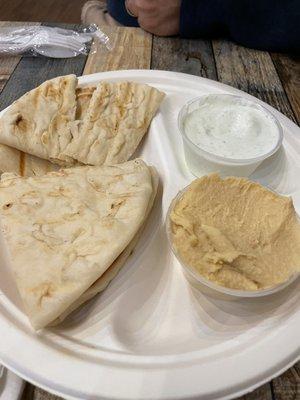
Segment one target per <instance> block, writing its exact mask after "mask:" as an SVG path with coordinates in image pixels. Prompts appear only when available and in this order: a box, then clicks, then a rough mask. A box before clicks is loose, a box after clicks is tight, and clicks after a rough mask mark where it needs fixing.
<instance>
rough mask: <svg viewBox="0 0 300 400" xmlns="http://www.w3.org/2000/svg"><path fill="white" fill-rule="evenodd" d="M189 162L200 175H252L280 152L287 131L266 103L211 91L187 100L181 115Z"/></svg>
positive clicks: (192, 170) (197, 174)
mask: <svg viewBox="0 0 300 400" xmlns="http://www.w3.org/2000/svg"><path fill="white" fill-rule="evenodd" d="M178 127H179V130H180V132H181V135H182V139H183V146H184V153H185V159H186V164H187V166H188V168H189V169H190V171H191V172H192V173H193V175H195V176H197V177H199V176H203V175H207V174H209V173H212V172H218V173H219V174H220V175H221V176H230V175H233V176H243V177H248V176H249V175H251V174H252V172H254V171H255V169H256V168H257V167H258V166H259V164H261V163H262V162H263V161H264V160H266V159H267V158H268V157H270V156H271V155H273V154H274V153H276V152H277V150H278V149H279V148H280V146H281V144H282V140H283V131H282V127H281V125H280V123H279V122H278V120H277V119H276V118H275V116H274V115H273V114H272V113H271V112H270V111H268V110H267V109H266V108H265V107H263V106H262V105H260V104H258V103H256V102H254V101H251V100H248V99H245V98H243V97H240V96H235V95H231V94H209V95H204V96H201V97H197V98H196V99H193V100H191V101H189V102H188V103H186V104H185V105H184V106H183V108H182V109H181V111H180V113H179V116H178Z"/></svg>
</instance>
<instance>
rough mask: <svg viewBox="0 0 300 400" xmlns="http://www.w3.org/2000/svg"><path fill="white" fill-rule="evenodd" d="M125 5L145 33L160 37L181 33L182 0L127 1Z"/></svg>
mask: <svg viewBox="0 0 300 400" xmlns="http://www.w3.org/2000/svg"><path fill="white" fill-rule="evenodd" d="M125 4H126V8H127V9H128V11H129V12H130V13H131V14H133V15H134V16H135V17H136V18H137V19H138V22H139V25H140V27H141V28H143V29H144V30H145V31H148V32H151V33H154V34H155V35H158V36H172V35H177V34H178V33H179V20H180V6H181V0H126V1H125Z"/></svg>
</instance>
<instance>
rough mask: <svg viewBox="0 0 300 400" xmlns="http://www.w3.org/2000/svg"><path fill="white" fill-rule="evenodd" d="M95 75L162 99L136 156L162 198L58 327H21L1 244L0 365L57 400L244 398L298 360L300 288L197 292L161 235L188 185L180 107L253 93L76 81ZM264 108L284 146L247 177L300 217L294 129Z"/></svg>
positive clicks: (177, 79) (168, 75)
mask: <svg viewBox="0 0 300 400" xmlns="http://www.w3.org/2000/svg"><path fill="white" fill-rule="evenodd" d="M101 79H107V80H111V81H118V80H134V81H137V82H144V83H149V84H151V85H153V86H155V87H157V88H158V89H161V90H163V91H165V92H166V93H167V98H166V99H165V100H164V102H163V104H162V106H161V108H160V112H159V114H158V115H157V116H156V118H155V119H154V121H153V122H152V125H151V129H150V131H149V133H148V135H147V137H146V138H145V140H144V141H143V144H142V146H141V147H140V148H139V150H138V152H137V154H136V155H138V156H141V157H142V158H143V159H144V160H145V161H147V162H148V163H150V164H153V165H155V167H156V168H157V170H158V172H159V175H160V178H161V182H162V186H163V194H162V196H160V198H159V199H157V201H156V204H155V207H154V209H153V211H152V214H151V216H150V218H149V220H148V223H147V227H146V229H145V231H144V232H143V235H142V238H141V240H140V242H139V244H138V246H137V248H136V251H135V252H134V254H133V256H132V257H131V258H130V259H129V260H128V262H127V264H126V265H125V267H124V268H123V269H122V271H121V272H120V273H119V275H118V276H117V277H116V278H115V279H114V281H113V282H112V283H111V284H110V286H109V287H108V288H107V289H106V290H105V292H104V293H103V294H101V295H100V296H97V297H96V298H95V299H93V300H92V301H90V302H89V303H88V304H86V305H85V306H84V307H82V308H81V309H80V310H78V311H76V312H75V313H73V314H72V315H71V316H70V317H69V318H68V320H67V321H65V323H64V324H63V325H61V326H60V327H57V328H52V329H45V330H43V331H41V332H39V333H35V332H34V331H33V330H32V329H31V328H30V325H29V323H28V320H27V318H26V316H25V315H24V314H23V312H22V311H21V305H20V302H19V300H18V298H17V296H16V294H15V289H14V286H13V284H12V283H10V282H11V281H10V277H9V276H8V275H7V274H6V272H5V268H3V265H4V264H5V263H4V261H3V254H4V251H5V249H4V248H3V246H2V263H1V267H2V270H1V280H0V332H1V340H0V360H1V362H2V363H3V364H5V365H6V366H7V367H8V368H10V369H12V370H13V371H15V372H16V373H18V374H19V375H21V376H22V377H24V378H25V379H26V380H28V381H30V382H32V383H34V384H36V385H39V386H41V387H43V388H45V389H47V390H49V391H51V392H53V393H56V394H59V395H61V396H63V397H65V398H78V399H79V398H80V399H83V398H90V399H136V400H140V399H145V400H146V399H161V400H163V399H192V398H201V399H214V400H216V399H228V398H232V397H234V396H238V395H241V394H243V393H245V392H247V391H250V390H253V389H254V388H255V387H257V386H259V385H261V384H262V383H264V382H266V381H268V380H270V379H271V378H272V377H274V376H276V375H278V374H280V373H281V372H283V371H284V370H285V369H287V368H288V367H290V366H291V365H292V364H293V363H295V362H296V361H297V360H298V359H299V353H300V352H299V347H300V346H299V345H300V335H299V327H300V290H299V289H300V283H299V280H298V282H295V283H294V284H293V285H292V286H290V287H289V288H288V289H286V290H284V291H282V292H281V293H278V294H277V295H274V296H272V297H267V298H260V299H256V300H255V299H246V300H238V301H231V302H229V301H224V300H217V299H215V298H212V297H208V296H206V295H204V294H202V293H200V292H195V291H194V290H193V289H191V287H190V286H189V284H188V283H187V281H186V280H185V278H184V276H183V273H182V270H181V267H180V266H179V264H178V262H177V261H176V259H175V258H174V257H173V255H172V253H171V251H170V248H169V246H168V243H167V238H166V233H165V228H164V218H165V215H166V211H167V209H168V206H169V203H170V201H171V199H172V198H173V197H174V196H175V195H176V193H177V192H178V190H180V189H181V188H183V187H184V186H186V185H187V184H188V183H189V182H190V181H191V180H192V179H193V176H192V175H191V174H190V173H189V171H188V170H187V168H186V165H185V162H184V156H183V150H182V143H181V138H180V136H179V132H178V129H177V124H176V120H177V114H178V111H179V110H180V108H181V106H182V105H183V104H184V103H185V102H186V101H187V100H189V99H192V98H193V97H196V96H199V95H201V94H207V93H235V94H239V95H241V96H244V97H250V98H252V99H253V97H251V96H248V95H247V94H245V93H243V92H240V91H238V90H235V89H233V88H231V87H229V86H225V85H222V84H220V83H217V82H214V81H210V80H207V79H203V78H198V77H195V76H191V75H184V74H178V73H172V72H163V71H115V72H105V73H100V74H94V75H90V76H84V77H81V78H80V83H81V84H95V83H97V82H98V81H99V80H101ZM257 101H258V102H260V101H259V100H257ZM264 106H265V107H267V108H269V109H270V110H271V111H273V113H274V114H275V115H276V116H277V117H278V119H279V121H280V122H281V124H282V125H283V128H284V135H285V137H284V143H283V149H282V150H281V151H280V152H279V153H278V154H276V155H275V156H273V157H272V159H270V160H268V161H266V162H264V163H263V164H262V165H261V166H260V167H259V169H258V170H257V171H256V172H255V173H254V174H253V176H252V177H251V178H252V179H254V180H257V181H259V182H261V183H262V184H264V185H267V186H268V187H270V188H271V189H274V190H276V191H279V192H280V193H283V194H287V195H292V196H293V198H294V201H295V205H296V207H297V208H298V211H299V209H300V180H299V175H300V164H299V152H300V129H299V128H298V127H297V126H296V125H295V124H294V123H292V122H291V121H289V120H288V119H287V118H286V117H284V116H283V115H282V114H280V113H279V112H277V111H276V110H274V109H273V108H271V107H270V106H268V105H266V104H264Z"/></svg>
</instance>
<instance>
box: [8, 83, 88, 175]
mask: <svg viewBox="0 0 300 400" xmlns="http://www.w3.org/2000/svg"><path fill="white" fill-rule="evenodd" d="M95 89H96V88H95V86H84V87H77V88H76V119H78V120H80V119H82V118H84V116H85V114H86V111H87V109H88V106H89V103H90V100H91V98H92V94H93V92H94V90H95ZM61 164H63V162H61ZM57 170H58V166H57V165H55V164H53V163H51V162H50V161H47V160H44V159H43V158H39V157H35V156H33V155H31V154H28V153H23V152H22V151H20V150H17V149H15V148H13V147H9V146H6V145H4V144H0V175H1V174H2V173H3V172H11V173H14V174H17V175H20V176H26V177H27V176H40V175H44V174H46V173H47V172H50V171H57Z"/></svg>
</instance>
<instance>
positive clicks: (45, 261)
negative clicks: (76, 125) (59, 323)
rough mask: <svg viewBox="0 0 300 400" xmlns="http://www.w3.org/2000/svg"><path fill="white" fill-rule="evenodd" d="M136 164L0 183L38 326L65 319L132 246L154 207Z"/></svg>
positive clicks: (145, 173)
mask: <svg viewBox="0 0 300 400" xmlns="http://www.w3.org/2000/svg"><path fill="white" fill-rule="evenodd" d="M153 191H154V188H153V180H152V173H151V169H150V168H149V167H148V166H147V165H146V164H145V163H144V162H143V161H142V160H139V159H136V160H133V161H129V162H126V163H124V164H119V165H115V166H102V167H90V166H84V167H76V168H71V169H64V170H60V171H58V172H51V173H49V174H46V175H44V176H41V177H30V178H20V177H9V176H6V177H5V179H4V180H2V181H1V183H0V217H1V225H2V232H3V235H4V239H5V242H6V244H7V246H8V250H9V253H10V257H11V267H12V270H13V273H14V276H15V279H16V284H17V287H18V290H19V292H20V295H21V298H22V299H23V303H24V307H25V310H26V312H27V314H28V317H29V319H30V321H31V324H32V325H33V327H34V328H36V329H39V328H42V327H44V326H46V325H48V324H50V323H51V322H53V321H54V320H55V319H56V318H58V317H59V316H60V315H62V314H63V313H64V312H65V311H66V310H67V309H68V308H69V307H70V306H71V305H72V304H73V303H74V302H76V301H77V300H78V299H79V298H80V297H81V296H82V295H83V294H84V293H85V292H87V290H88V289H89V288H91V287H92V285H93V284H94V283H95V282H96V281H97V280H98V279H99V278H100V277H101V276H103V274H104V273H105V271H107V270H108V269H109V267H110V266H112V264H113V263H114V261H115V260H116V259H117V258H118V257H119V256H120V255H121V254H122V252H123V251H124V250H125V249H126V247H127V246H128V245H129V244H130V243H131V242H132V240H133V239H134V237H135V236H136V234H137V232H138V231H139V230H140V228H141V226H142V225H143V223H144V221H145V218H146V215H147V213H148V212H149V205H151V202H153Z"/></svg>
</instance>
